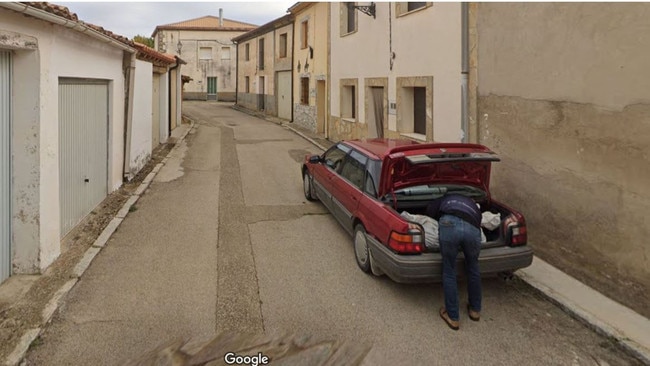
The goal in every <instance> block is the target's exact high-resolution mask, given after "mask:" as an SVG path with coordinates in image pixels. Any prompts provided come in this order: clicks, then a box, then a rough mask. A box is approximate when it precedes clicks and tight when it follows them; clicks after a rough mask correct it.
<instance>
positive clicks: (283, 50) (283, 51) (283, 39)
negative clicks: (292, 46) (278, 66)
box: [280, 33, 287, 58]
mask: <svg viewBox="0 0 650 366" xmlns="http://www.w3.org/2000/svg"><path fill="white" fill-rule="evenodd" d="M282 57H287V34H286V33H282V34H280V58H282Z"/></svg>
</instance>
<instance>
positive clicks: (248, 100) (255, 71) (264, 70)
mask: <svg viewBox="0 0 650 366" xmlns="http://www.w3.org/2000/svg"><path fill="white" fill-rule="evenodd" d="M233 41H234V42H235V43H236V44H237V47H238V48H239V51H238V54H237V55H238V57H237V63H238V67H237V77H238V79H239V83H238V85H237V105H239V106H240V107H244V108H247V109H251V110H256V111H260V112H261V111H263V112H264V114H267V115H271V116H277V117H280V118H282V119H285V120H291V100H292V99H291V67H292V62H293V57H292V55H293V52H292V51H293V49H292V47H291V45H292V44H293V19H292V17H291V14H287V15H285V16H283V17H281V18H278V19H275V20H273V21H271V22H269V23H267V24H264V25H262V26H260V27H259V28H256V29H255V30H252V31H250V32H248V33H245V34H243V35H241V36H239V37H236V38H234V39H233Z"/></svg>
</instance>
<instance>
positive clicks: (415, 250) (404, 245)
mask: <svg viewBox="0 0 650 366" xmlns="http://www.w3.org/2000/svg"><path fill="white" fill-rule="evenodd" d="M388 246H389V247H390V248H391V249H393V250H394V251H396V252H397V253H399V254H420V253H422V252H423V251H424V235H423V234H422V231H421V230H419V229H409V230H408V231H407V233H406V234H403V233H398V232H397V231H393V232H392V233H390V239H389V240H388Z"/></svg>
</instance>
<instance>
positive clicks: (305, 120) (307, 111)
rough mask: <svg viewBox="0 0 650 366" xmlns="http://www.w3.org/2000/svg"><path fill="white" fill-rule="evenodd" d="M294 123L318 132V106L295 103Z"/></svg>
mask: <svg viewBox="0 0 650 366" xmlns="http://www.w3.org/2000/svg"><path fill="white" fill-rule="evenodd" d="M293 123H295V124H296V125H298V126H300V127H302V128H304V129H306V130H308V131H312V132H316V123H317V118H316V106H315V105H303V104H294V105H293Z"/></svg>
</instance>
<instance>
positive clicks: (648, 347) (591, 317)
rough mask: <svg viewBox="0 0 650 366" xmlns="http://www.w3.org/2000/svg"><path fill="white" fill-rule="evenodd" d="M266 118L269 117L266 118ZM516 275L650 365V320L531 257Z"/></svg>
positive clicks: (320, 142)
mask: <svg viewBox="0 0 650 366" xmlns="http://www.w3.org/2000/svg"><path fill="white" fill-rule="evenodd" d="M267 119H268V118H267ZM270 121H271V122H275V123H279V124H281V125H282V126H284V127H285V128H288V129H290V130H292V131H294V132H295V133H297V134H298V135H300V136H302V137H303V138H305V139H307V140H309V141H310V142H311V143H313V144H314V145H315V146H317V147H319V148H320V149H322V150H326V149H327V148H329V147H330V146H331V145H332V144H333V143H332V142H330V141H328V140H326V139H324V138H322V136H318V135H316V134H314V133H311V132H309V131H305V130H303V129H301V128H297V127H296V126H292V125H291V124H290V123H288V122H283V121H279V120H273V119H270ZM515 276H517V277H518V278H520V279H522V280H523V281H525V282H526V283H528V284H529V285H530V286H532V287H534V288H535V289H537V290H539V291H540V292H541V293H542V294H543V295H544V296H545V297H546V298H548V299H549V300H550V301H552V302H553V303H555V304H557V305H558V306H559V307H561V308H562V309H563V310H564V311H566V312H567V313H569V314H570V315H571V316H573V317H575V318H577V319H579V320H580V321H582V322H583V323H585V324H586V325H587V326H589V327H590V328H592V329H593V330H594V331H596V332H597V333H599V334H602V335H604V336H607V337H610V338H612V339H615V340H616V341H617V342H618V343H619V344H620V345H621V346H622V347H623V348H624V349H625V350H626V351H628V352H629V353H631V354H633V355H634V356H635V357H637V358H638V359H640V360H641V361H642V362H644V363H645V364H647V365H650V320H648V319H647V318H645V317H643V316H641V315H640V314H638V313H636V312H635V311H633V310H631V309H629V308H628V307H626V306H624V305H621V304H619V303H617V302H615V301H614V300H612V299H610V298H608V297H606V296H604V295H602V294H601V293H599V292H598V291H596V290H594V289H592V288H591V287H589V286H586V285H585V284H583V283H582V282H580V281H578V280H576V279H575V278H573V277H571V276H569V275H567V274H566V273H564V272H562V271H560V270H559V269H557V268H555V267H553V266H551V265H550V264H548V263H546V262H545V261H543V260H542V259H540V258H538V257H534V259H533V264H532V265H531V266H530V267H528V268H524V269H521V270H518V271H517V272H515Z"/></svg>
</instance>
